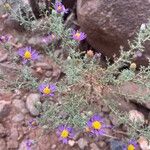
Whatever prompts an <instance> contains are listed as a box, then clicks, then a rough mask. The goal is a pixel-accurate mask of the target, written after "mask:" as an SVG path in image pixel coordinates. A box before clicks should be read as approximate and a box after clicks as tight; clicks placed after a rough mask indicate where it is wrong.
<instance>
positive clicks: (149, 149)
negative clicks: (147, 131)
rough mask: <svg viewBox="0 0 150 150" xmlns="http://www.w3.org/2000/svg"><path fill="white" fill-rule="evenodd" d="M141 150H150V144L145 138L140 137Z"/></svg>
mask: <svg viewBox="0 0 150 150" xmlns="http://www.w3.org/2000/svg"><path fill="white" fill-rule="evenodd" d="M138 143H139V145H140V148H141V150H150V143H149V142H148V140H147V139H146V138H145V137H140V138H139V140H138Z"/></svg>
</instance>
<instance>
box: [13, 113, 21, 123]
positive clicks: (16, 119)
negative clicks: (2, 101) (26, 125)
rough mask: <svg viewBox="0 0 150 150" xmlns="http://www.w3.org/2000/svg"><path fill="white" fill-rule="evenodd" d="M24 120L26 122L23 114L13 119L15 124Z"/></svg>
mask: <svg viewBox="0 0 150 150" xmlns="http://www.w3.org/2000/svg"><path fill="white" fill-rule="evenodd" d="M23 120H24V115H23V114H22V113H19V114H17V115H15V116H14V117H13V118H12V121H13V122H21V121H23Z"/></svg>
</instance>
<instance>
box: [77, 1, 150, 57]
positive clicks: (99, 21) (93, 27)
mask: <svg viewBox="0 0 150 150" xmlns="http://www.w3.org/2000/svg"><path fill="white" fill-rule="evenodd" d="M149 8H150V0H107V1H106V0H77V16H78V22H79V25H80V26H81V28H82V30H83V31H84V32H85V33H86V34H87V35H88V38H87V40H88V42H89V43H90V44H91V46H92V47H93V48H95V49H96V50H97V51H100V52H102V53H103V54H104V55H106V56H108V57H112V56H113V55H114V54H119V50H120V45H122V46H124V47H125V48H126V49H128V42H127V40H132V39H133V38H134V37H135V35H136V32H137V31H138V29H139V28H140V26H141V24H142V23H147V22H148V19H149V17H150V9H149ZM148 53H149V54H150V49H146V54H148Z"/></svg>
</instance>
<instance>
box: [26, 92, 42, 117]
mask: <svg viewBox="0 0 150 150" xmlns="http://www.w3.org/2000/svg"><path fill="white" fill-rule="evenodd" d="M37 104H41V102H40V95H39V94H36V93H32V94H30V95H29V96H28V97H27V101H26V107H27V109H28V110H29V112H30V113H31V115H33V116H38V115H39V110H38V109H37V108H36V105H37Z"/></svg>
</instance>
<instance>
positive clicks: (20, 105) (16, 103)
mask: <svg viewBox="0 0 150 150" xmlns="http://www.w3.org/2000/svg"><path fill="white" fill-rule="evenodd" d="M13 105H14V106H15V108H16V109H17V110H18V111H19V112H22V113H23V114H26V113H28V110H27V109H26V108H25V103H24V101H23V100H19V99H15V100H14V101H13Z"/></svg>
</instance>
